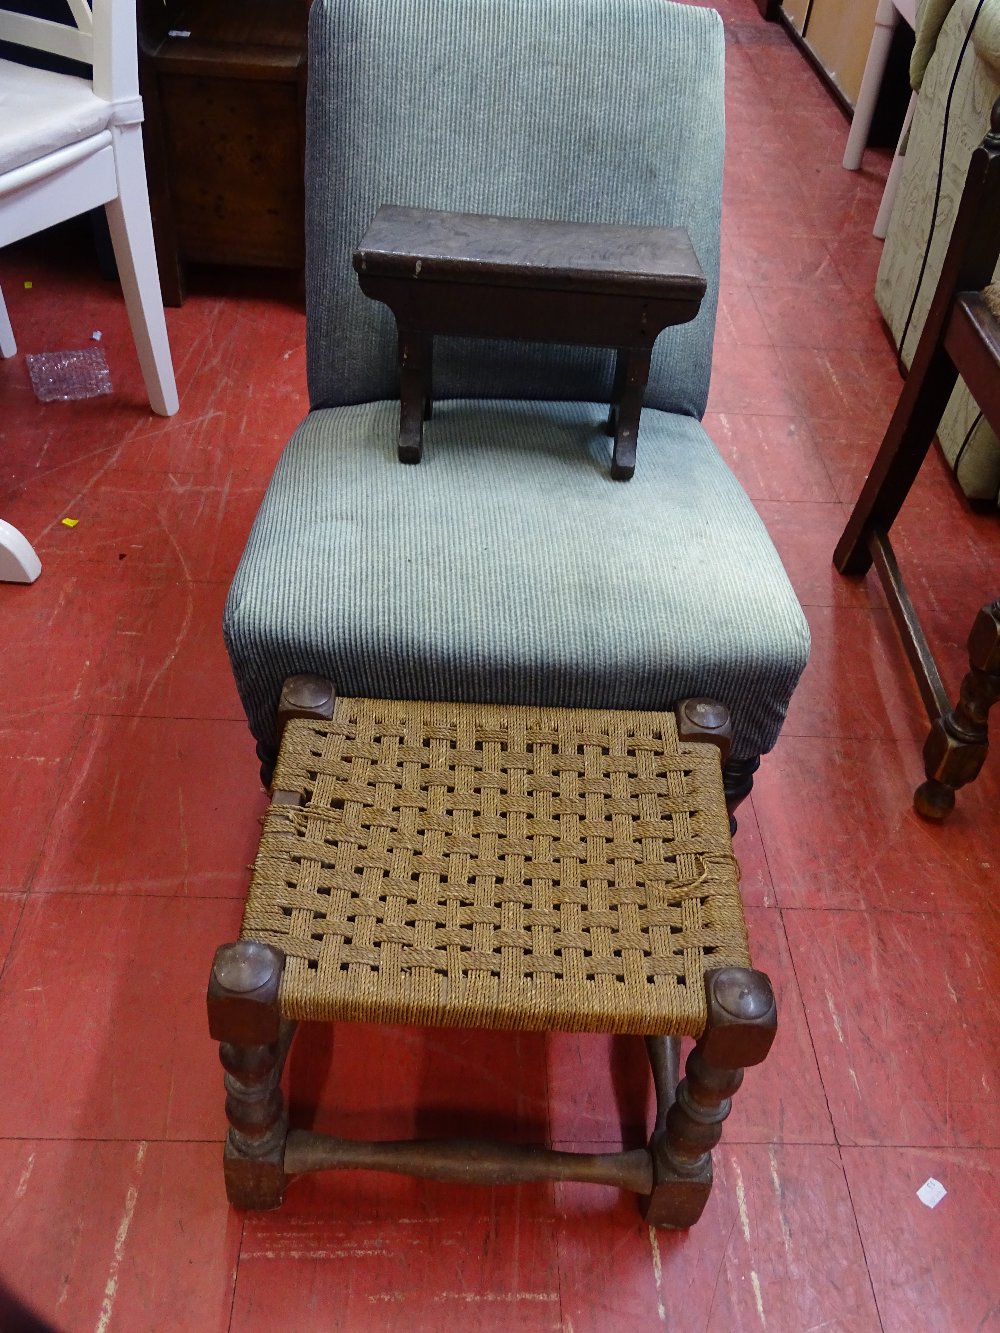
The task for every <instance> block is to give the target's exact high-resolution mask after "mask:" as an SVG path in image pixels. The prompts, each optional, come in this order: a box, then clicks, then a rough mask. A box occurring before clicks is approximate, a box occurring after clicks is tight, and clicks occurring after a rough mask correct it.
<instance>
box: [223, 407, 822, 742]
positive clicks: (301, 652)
mask: <svg viewBox="0 0 1000 1333" xmlns="http://www.w3.org/2000/svg"><path fill="white" fill-rule="evenodd" d="M606 415H607V406H606V405H602V404H592V403H532V402H509V401H508V402H496V401H482V400H480V401H469V400H461V399H459V400H452V401H451V402H448V403H443V404H441V405H440V406H438V407H436V408H435V415H434V418H433V420H431V421H430V422H428V423H427V426H426V428H425V442H424V459H423V461H422V462H421V463H420V464H419V465H417V466H414V467H407V466H404V465H403V464H401V463H399V462H398V461H397V459H396V440H397V436H398V422H399V407H398V404H397V403H394V402H382V403H371V404H365V405H362V406H358V407H350V408H332V409H325V410H321V411H317V412H312V413H310V415H309V416H308V417H307V418H306V420H305V422H304V423H303V425H302V426H301V427H300V428H299V430H298V432H297V433H296V434H295V436H294V437H293V438H292V441H291V443H290V444H289V446H288V448H287V449H286V451H285V453H284V455H283V457H282V459H281V461H280V463H279V465H278V468H277V471H276V472H275V475H274V478H273V480H272V482H271V486H270V488H269V490H268V493H267V496H266V498H265V501H264V504H263V507H262V509H261V512H260V515H259V516H258V519H257V521H256V523H255V525H254V528H253V532H252V534H251V537H250V542H249V545H248V547H247V551H246V554H245V556H244V558H243V562H242V564H241V566H240V568H239V571H238V572H237V575H236V580H235V582H234V584H233V587H232V591H231V593H230V597H229V604H228V607H227V610H226V636H227V640H228V642H229V645H230V652H231V654H232V657H233V663H234V667H235V671H236V679H237V684H238V685H239V688H240V692H241V695H242V697H243V701H244V704H245V706H246V709H247V713H248V715H249V717H250V723H251V727H252V730H253V731H254V733H255V734H256V735H257V737H258V738H262V739H264V740H265V741H267V740H270V739H271V737H272V736H273V727H274V714H275V707H276V704H277V699H278V692H279V690H280V688H281V682H282V681H283V680H284V679H285V677H286V676H289V675H292V674H293V673H295V672H297V671H304V670H310V671H318V672H319V673H320V674H325V675H328V676H329V677H330V678H331V679H332V680H333V681H334V682H335V683H336V685H337V688H338V690H339V691H340V692H341V693H342V694H345V695H352V696H353V695H370V696H371V695H373V696H375V697H381V698H402V699H428V700H457V701H465V702H482V703H518V704H536V705H543V706H544V705H551V706H561V707H571V708H626V707H627V708H633V709H664V708H669V707H670V706H671V705H672V704H673V703H674V702H675V701H676V700H677V699H680V698H684V697H685V696H688V695H692V694H695V695H704V694H707V695H712V696H714V697H716V698H719V699H721V700H723V701H724V702H725V703H727V704H729V705H730V707H731V708H732V709H733V712H734V725H735V729H736V742H735V749H734V753H736V754H738V755H739V756H740V757H747V756H749V755H753V754H757V753H760V752H762V751H764V750H768V749H770V748H771V746H772V745H773V744H774V742H775V740H776V739H777V735H778V731H779V729H780V727H781V723H782V720H783V718H784V714H785V709H786V706H787V702H788V699H789V697H790V695H791V693H792V690H793V689H794V687H795V683H796V681H797V680H798V677H799V673H800V672H801V670H802V667H803V666H804V664H805V660H806V655H807V652H808V642H809V638H808V630H807V628H806V625H805V621H804V619H803V616H802V612H801V610H800V609H799V605H798V603H797V601H796V599H795V595H794V593H793V592H792V589H791V587H790V586H789V583H788V579H787V577H786V575H785V571H784V569H783V568H782V566H781V562H780V560H779V559H778V556H777V554H776V553H775V550H774V547H773V546H772V544H771V542H770V539H769V538H768V535H767V533H766V531H765V530H764V527H763V524H762V523H761V522H760V519H759V518H758V517H757V514H756V512H755V511H754V508H753V506H752V505H751V504H750V501H749V500H748V499H747V497H746V495H745V494H744V492H743V490H742V489H741V487H740V486H739V484H738V482H737V481H736V480H735V478H734V477H733V475H732V473H731V472H730V471H729V469H728V468H727V467H726V465H725V463H724V462H723V461H722V459H721V458H720V456H719V454H718V451H717V450H716V448H715V446H714V445H713V444H712V442H711V440H710V439H709V438H708V436H707V435H706V434H705V432H704V430H703V429H702V427H701V426H700V425H699V424H698V422H696V421H694V420H693V419H692V418H690V417H681V416H675V415H671V414H668V413H664V412H657V411H656V410H654V409H652V408H646V409H644V411H643V414H642V425H641V428H640V431H639V450H638V467H637V469H636V473H635V476H634V477H633V478H632V480H631V481H629V482H627V483H621V482H613V481H611V480H609V478H608V457H609V451H610V441H609V439H608V437H607V436H606V435H605V434H604V432H603V430H602V427H601V423H602V422H603V420H604V419H605V417H606Z"/></svg>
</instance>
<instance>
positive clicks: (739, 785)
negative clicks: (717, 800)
mask: <svg viewBox="0 0 1000 1333" xmlns="http://www.w3.org/2000/svg"><path fill="white" fill-rule="evenodd" d="M758 768H760V755H759V754H752V755H751V756H750V758H749V759H727V760H726V762H725V763H724V764H723V765H722V789H723V791H724V792H725V793H726V809H727V810H728V811H729V832H730V833H735V832H736V828H737V825H736V810H737V808H738V807H739V806H740V805H742V803H743V802H744V801H745V800H746V798H747V797H748V796H749V795H750V792H751V790H752V789H753V775H754V774H755V773H756V772H757V770H758Z"/></svg>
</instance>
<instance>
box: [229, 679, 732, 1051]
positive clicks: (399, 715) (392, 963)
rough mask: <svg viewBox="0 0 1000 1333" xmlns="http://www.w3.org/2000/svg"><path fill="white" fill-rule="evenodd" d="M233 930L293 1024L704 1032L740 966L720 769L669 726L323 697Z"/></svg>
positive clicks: (710, 753)
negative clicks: (266, 960) (269, 963)
mask: <svg viewBox="0 0 1000 1333" xmlns="http://www.w3.org/2000/svg"><path fill="white" fill-rule="evenodd" d="M274 789H275V799H274V802H273V803H272V806H271V809H270V810H269V812H268V814H267V815H266V816H265V819H264V833H263V837H262V839H261V844H260V851H259V854H258V857H257V862H256V865H255V869H254V876H253V882H252V884H251V887H250V893H249V896H248V900H247V907H246V913H245V916H244V924H243V934H244V936H246V937H250V938H253V939H258V940H263V941H266V942H267V943H270V944H273V945H275V946H276V947H277V948H279V949H281V950H282V952H283V953H284V954H285V955H286V960H287V961H286V966H285V972H284V979H283V983H282V994H281V1004H282V1012H283V1013H284V1014H285V1015H286V1016H287V1017H290V1018H298V1019H318V1020H324V1021H332V1020H336V1019H352V1020H357V1021H375V1022H397V1023H420V1024H431V1025H440V1026H461V1027H489V1028H509V1029H532V1030H549V1029H562V1030H583V1031H602V1032H633V1033H675V1034H679V1035H685V1034H686V1035H691V1036H697V1035H699V1034H700V1033H701V1031H702V1030H703V1029H704V1025H705V1019H706V1011H705V993H704V980H703V975H704V972H705V970H707V969H709V968H716V967H725V966H730V965H732V966H742V967H747V966H749V965H750V958H749V953H748V949H747V940H746V927H745V924H744V920H743V911H742V906H741V902H740V896H739V887H738V881H739V872H738V867H737V865H736V862H735V859H734V857H733V855H732V848H731V844H730V838H729V823H728V816H727V814H726V808H725V800H724V796H723V791H722V780H721V774H720V770H719V760H718V753H717V751H716V750H715V749H714V747H712V746H709V745H687V744H683V745H682V744H679V743H678V740H677V731H676V726H675V722H674V718H673V715H672V714H660V713H628V712H604V711H592V710H576V709H531V708H515V707H493V706H480V705H471V704H428V703H413V702H400V701H395V700H372V699H340V700H338V701H337V707H336V711H335V714H334V717H333V719H332V720H331V721H330V722H313V721H303V720H298V721H293V722H291V723H289V725H288V727H287V728H286V730H285V735H284V740H283V742H282V747H281V755H280V757H279V760H278V766H277V770H276V773H275V779H274Z"/></svg>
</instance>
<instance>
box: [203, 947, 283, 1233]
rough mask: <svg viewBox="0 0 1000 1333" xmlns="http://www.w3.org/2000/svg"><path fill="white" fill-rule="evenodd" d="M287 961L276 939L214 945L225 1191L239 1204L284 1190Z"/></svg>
mask: <svg viewBox="0 0 1000 1333" xmlns="http://www.w3.org/2000/svg"><path fill="white" fill-rule="evenodd" d="M284 966H285V956H284V954H282V953H281V952H279V950H277V949H274V948H272V947H271V945H269V944H259V943H258V942H257V941H255V940H240V941H238V942H237V943H236V944H224V945H222V947H221V948H220V949H218V950H217V952H216V955H215V961H214V963H213V965H212V975H211V978H210V980H209V983H208V1026H209V1032H210V1033H211V1035H212V1036H213V1037H214V1038H215V1040H216V1041H218V1042H219V1043H220V1046H219V1059H220V1060H221V1061H222V1066H223V1068H224V1069H225V1071H226V1075H225V1080H224V1081H225V1085H226V1116H227V1118H228V1120H229V1133H228V1135H227V1137H226V1147H225V1152H224V1154H223V1165H224V1169H225V1176H226V1194H227V1195H228V1197H229V1202H230V1203H232V1204H234V1205H235V1206H236V1207H237V1208H277V1207H278V1206H279V1204H280V1203H281V1201H282V1200H283V1198H284V1197H285V1186H286V1184H287V1181H288V1178H287V1176H286V1175H285V1169H284V1156H285V1138H286V1136H287V1134H288V1117H287V1114H286V1112H285V1106H284V1099H283V1097H282V1093H281V1086H280V1080H281V1070H282V1066H283V1064H284V1059H285V1055H286V1053H287V1050H288V1046H289V1043H290V1041H291V1037H292V1032H293V1030H294V1024H291V1023H282V1020H281V1014H280V1012H279V1008H278V989H279V987H280V984H281V974H282V971H283V970H284Z"/></svg>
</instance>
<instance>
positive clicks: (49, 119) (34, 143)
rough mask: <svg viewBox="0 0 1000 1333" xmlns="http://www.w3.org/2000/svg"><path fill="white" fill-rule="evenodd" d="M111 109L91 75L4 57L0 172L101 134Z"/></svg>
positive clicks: (0, 97) (0, 65)
mask: <svg viewBox="0 0 1000 1333" xmlns="http://www.w3.org/2000/svg"><path fill="white" fill-rule="evenodd" d="M111 113H112V107H111V103H110V102H105V101H103V100H102V99H101V98H100V97H96V96H95V95H94V91H93V87H92V86H91V84H90V83H89V81H88V80H87V79H81V78H78V77H77V76H76V75H74V74H52V73H50V72H49V71H48V70H43V69H31V68H30V67H29V66H27V65H21V64H18V63H17V62H16V61H13V60H0V172H5V171H13V170H14V168H15V167H20V166H23V165H24V164H25V163H26V162H34V161H35V160H36V159H37V158H40V157H45V155H46V154H47V153H52V152H55V150H56V149H57V148H65V147H66V146H67V145H69V144H71V143H78V142H79V141H80V140H81V139H86V138H88V137H89V136H90V135H91V134H98V133H99V132H100V131H101V130H103V129H106V128H107V126H108V125H109V124H110V121H111Z"/></svg>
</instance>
